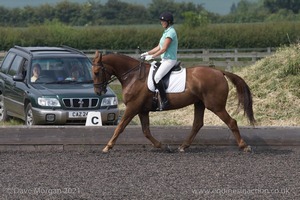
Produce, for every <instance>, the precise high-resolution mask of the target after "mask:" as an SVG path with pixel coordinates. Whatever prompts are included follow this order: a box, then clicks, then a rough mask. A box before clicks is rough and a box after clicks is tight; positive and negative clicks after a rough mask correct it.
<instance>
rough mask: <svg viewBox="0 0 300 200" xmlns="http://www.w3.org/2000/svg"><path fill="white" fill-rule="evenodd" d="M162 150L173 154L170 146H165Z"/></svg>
mask: <svg viewBox="0 0 300 200" xmlns="http://www.w3.org/2000/svg"><path fill="white" fill-rule="evenodd" d="M162 149H163V150H165V151H166V152H168V153H171V152H172V150H171V148H170V146H169V145H163V146H162Z"/></svg>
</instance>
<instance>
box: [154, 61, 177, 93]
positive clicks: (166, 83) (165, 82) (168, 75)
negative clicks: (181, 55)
mask: <svg viewBox="0 0 300 200" xmlns="http://www.w3.org/2000/svg"><path fill="white" fill-rule="evenodd" d="M160 65H161V63H160V62H159V63H155V67H154V71H153V75H152V80H153V83H155V81H154V76H155V74H156V72H157V70H158V68H159V67H160ZM181 69H182V68H181V61H177V62H176V63H175V65H174V66H173V67H172V69H171V70H170V71H169V72H168V73H167V74H166V75H165V76H164V77H163V78H162V81H163V84H164V86H165V88H166V89H167V88H168V86H169V82H170V75H171V73H172V72H174V71H175V72H176V71H180V70H181Z"/></svg>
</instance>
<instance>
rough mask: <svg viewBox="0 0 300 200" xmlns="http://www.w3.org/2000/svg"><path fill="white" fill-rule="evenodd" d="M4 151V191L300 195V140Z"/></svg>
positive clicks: (75, 195)
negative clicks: (243, 147) (246, 149)
mask: <svg viewBox="0 0 300 200" xmlns="http://www.w3.org/2000/svg"><path fill="white" fill-rule="evenodd" d="M176 148H177V147H176V146H171V149H172V151H171V152H167V151H162V150H156V149H153V148H152V147H151V146H141V145H116V146H115V148H114V149H113V150H112V151H111V152H110V153H108V154H103V153H101V148H95V149H92V148H90V149H88V150H87V149H85V150H82V149H81V150H80V149H73V150H68V151H51V152H49V151H34V152H28V151H17V152H16V151H7V152H0V162H1V169H0V180H1V182H0V187H1V188H0V199H1V200H2V199H22V200H23V199H122V200H123V199H130V200H132V199H151V200H153V199H164V200H165V199H299V198H300V181H299V177H300V170H299V169H300V164H299V163H300V162H299V161H300V156H299V155H300V147H256V148H254V149H255V153H243V152H241V151H239V150H238V149H237V148H236V147H215V146H193V147H191V148H190V149H188V150H187V151H186V152H185V153H179V152H177V151H175V149H176Z"/></svg>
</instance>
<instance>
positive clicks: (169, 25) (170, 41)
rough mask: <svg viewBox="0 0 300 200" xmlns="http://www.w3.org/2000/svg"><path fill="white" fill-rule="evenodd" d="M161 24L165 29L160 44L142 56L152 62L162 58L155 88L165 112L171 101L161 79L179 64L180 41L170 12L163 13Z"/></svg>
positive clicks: (155, 79)
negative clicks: (178, 50) (158, 57)
mask: <svg viewBox="0 0 300 200" xmlns="http://www.w3.org/2000/svg"><path fill="white" fill-rule="evenodd" d="M159 19H160V23H161V25H162V27H163V28H164V29H165V30H164V32H163V34H162V37H161V38H160V41H159V44H158V45H157V46H156V47H154V48H153V49H152V50H150V51H148V52H145V53H143V54H142V55H141V56H142V57H145V60H147V61H150V60H152V59H154V58H155V57H157V56H160V57H161V65H160V67H159V68H158V70H157V72H156V74H155V76H154V81H155V86H156V88H157V89H158V90H159V93H160V96H161V99H162V103H161V110H165V109H166V108H168V106H169V101H168V99H167V96H166V89H165V87H164V84H163V82H162V81H161V79H162V78H163V77H164V76H165V75H166V74H167V73H168V72H169V71H170V70H171V69H172V67H173V66H174V65H175V64H176V62H177V49H178V39H177V33H176V30H175V29H174V27H173V24H174V18H173V15H172V14H171V13H170V12H163V13H162V14H161V15H160V16H159Z"/></svg>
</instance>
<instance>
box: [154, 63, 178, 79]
mask: <svg viewBox="0 0 300 200" xmlns="http://www.w3.org/2000/svg"><path fill="white" fill-rule="evenodd" d="M176 62H177V61H176V60H170V59H163V60H162V61H161V64H160V67H159V68H158V70H157V72H156V74H155V76H154V81H155V83H156V84H157V83H158V82H159V81H160V80H161V79H162V78H163V77H164V76H165V75H166V74H167V73H168V72H169V71H170V70H171V69H172V67H173V66H174V65H175V64H176Z"/></svg>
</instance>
